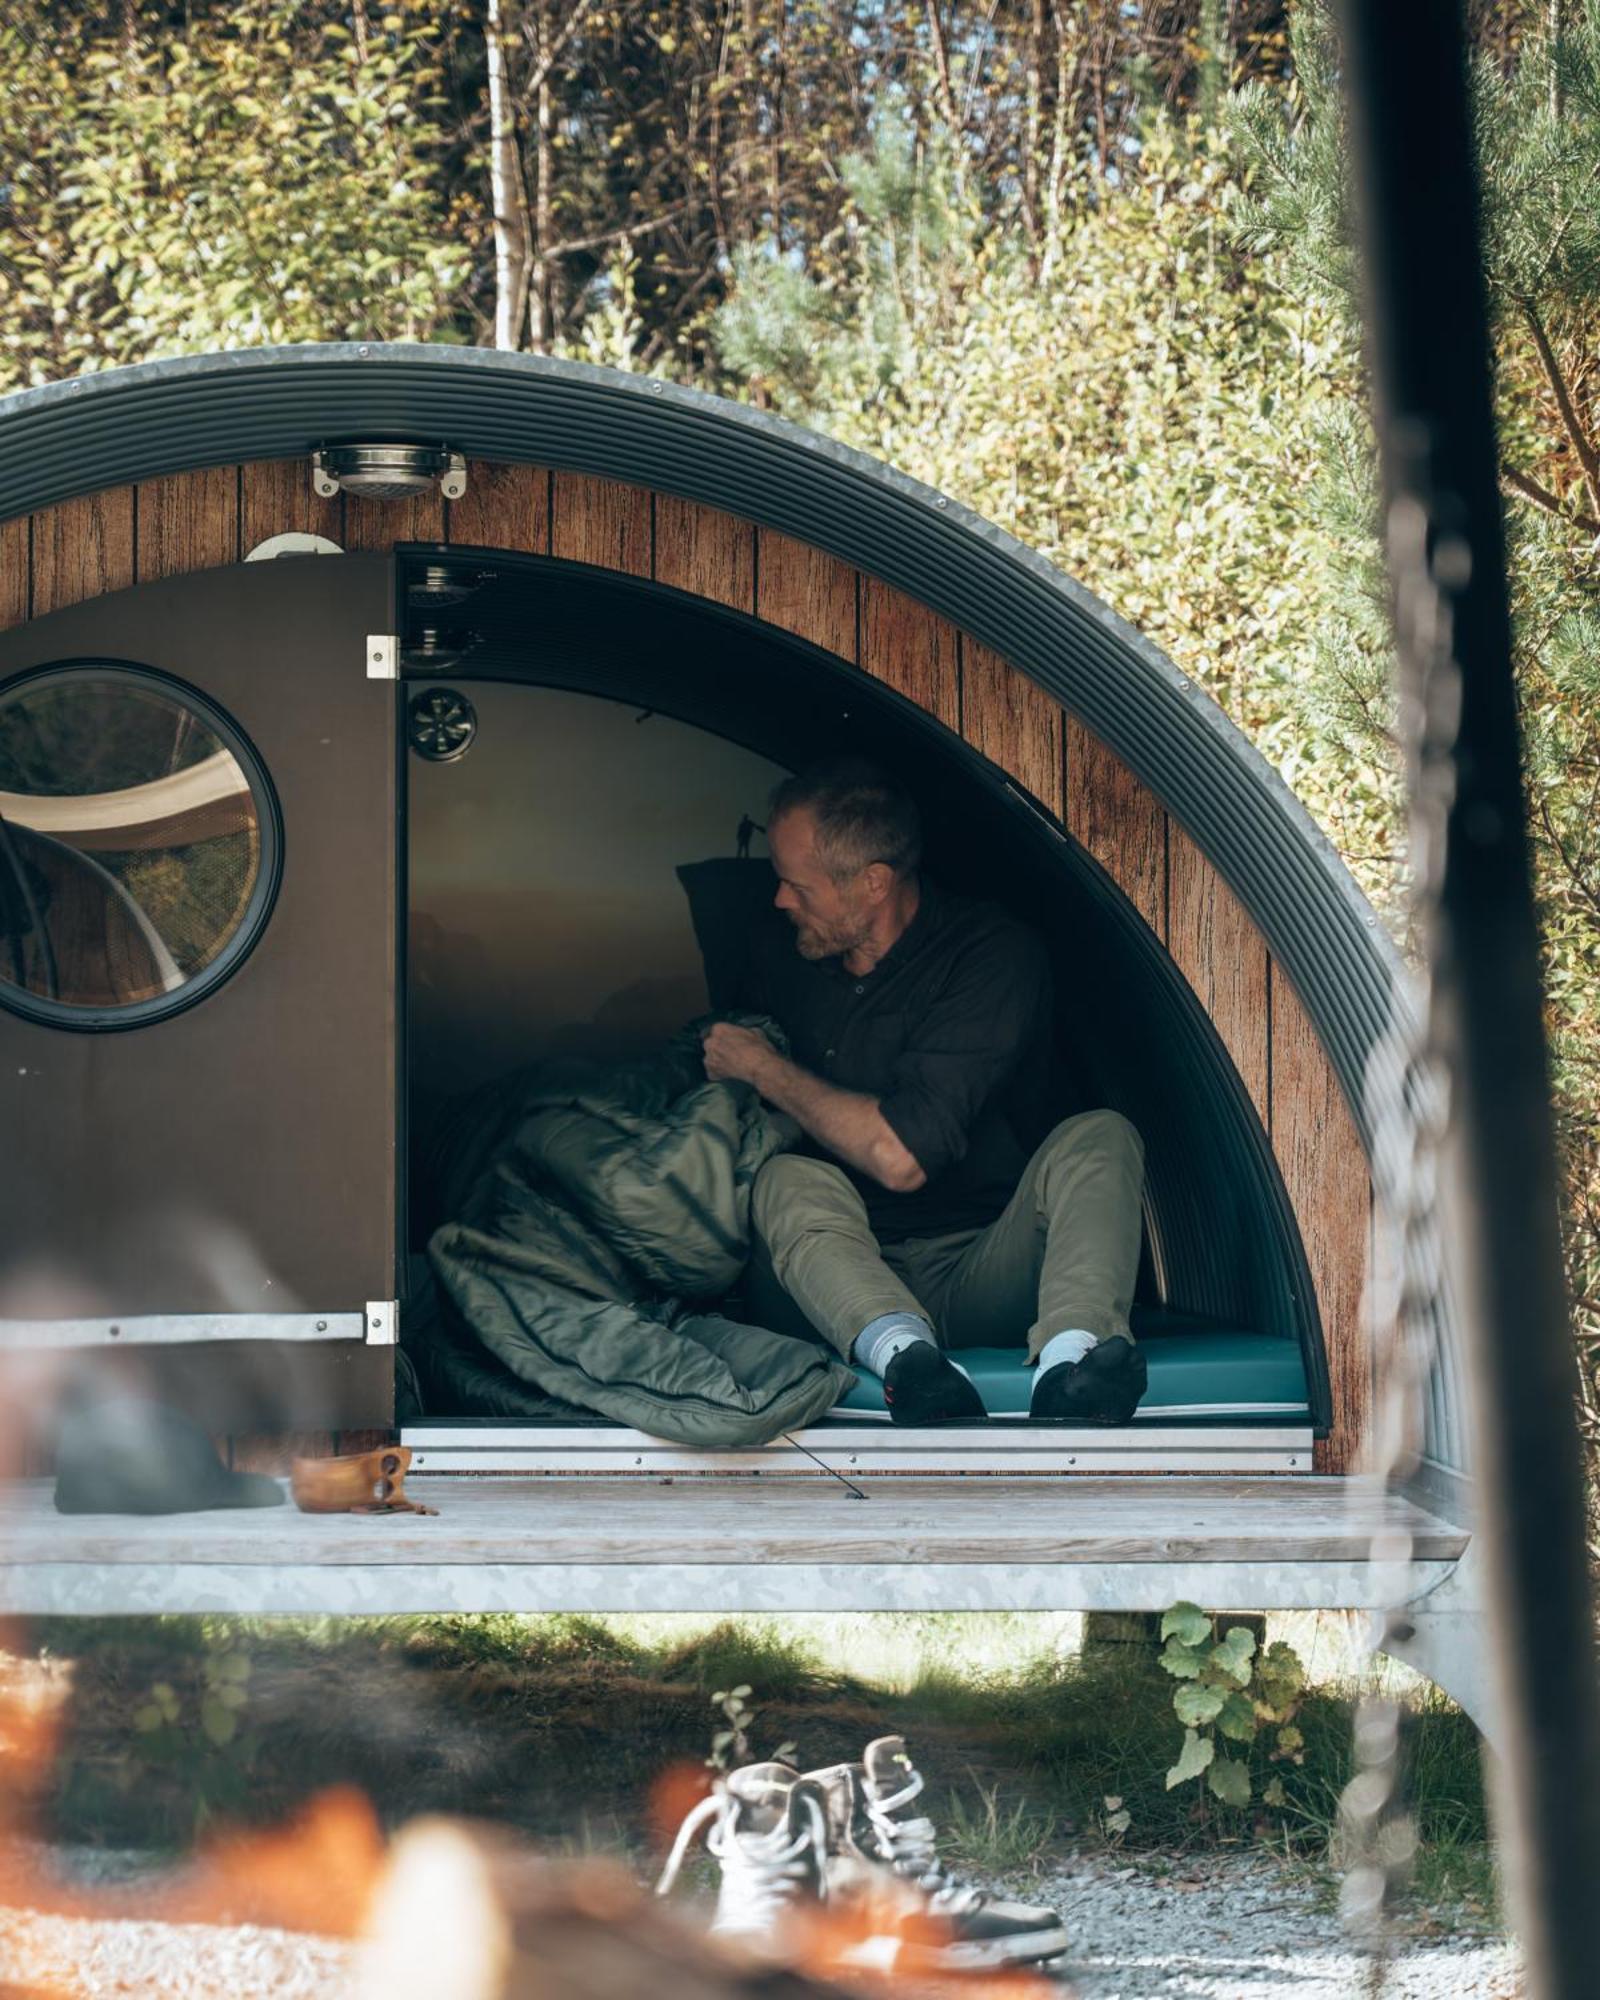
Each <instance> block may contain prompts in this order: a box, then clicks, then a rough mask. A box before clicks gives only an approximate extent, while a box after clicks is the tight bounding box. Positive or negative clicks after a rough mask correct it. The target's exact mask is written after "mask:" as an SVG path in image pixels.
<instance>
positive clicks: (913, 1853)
mask: <svg viewBox="0 0 1600 2000" xmlns="http://www.w3.org/2000/svg"><path fill="white" fill-rule="evenodd" d="M806 1776H807V1779H808V1780H809V1781H810V1782H812V1783H814V1784H815V1785H817V1786H818V1787H819V1788H820V1790H821V1791H822V1793H823V1795H824V1797H825V1800H826V1806H827V1817H828V1859H827V1882H826V1894H827V1896H828V1899H829V1901H830V1903H831V1904H834V1905H836V1906H837V1905H840V1904H849V1903H851V1902H856V1903H861V1904H870V1905H871V1907H872V1909H873V1920H872V1921H871V1923H870V1924H869V1925H868V1931H869V1932H870V1935H865V1936H864V1937H863V1940H862V1942H861V1943H860V1944H859V1945H858V1946H857V1947H856V1948H855V1950H854V1952H853V1953H851V1954H849V1957H850V1959H851V1960H853V1962H855V1963H858V1964H863V1965H864V1964H869V1963H870V1964H871V1965H872V1966H873V1967H875V1968H876V1969H877V1970H880V1971H901V1972H921V1973H940V1972H987V1971H991V1970H995V1969H1000V1968H1004V1967H1007V1966H1015V1965H1039V1964H1042V1963H1044V1961H1045V1960H1047V1959H1051V1958H1058V1957H1059V1956H1060V1955H1061V1953H1062V1952H1064V1951H1065V1950H1066V1948H1067V1933H1066V1927H1065V1925H1064V1924H1063V1923H1062V1921H1061V1918H1060V1917H1059V1915H1058V1914H1057V1913H1056V1912H1055V1911H1054V1910H1046V1909H1037V1908H1034V1907H1032V1906H1031V1905H1029V1904H1026V1903H1011V1902H1005V1901H1001V1900H999V1899H997V1898H994V1897H990V1896H987V1895H985V1894H984V1892H983V1891H982V1890H981V1889H974V1888H971V1887H970V1886H968V1885H967V1884H965V1883H963V1882H960V1881H958V1880H957V1879H956V1878H955V1877H954V1876H953V1875H952V1874H951V1873H950V1872H949V1870H948V1869H947V1868H946V1867H945V1865H944V1863H943V1862H942V1861H941V1860H940V1859H939V1857H938V1853H937V1846H936V1842H937V1836H936V1834H935V1832H934V1826H933V1822H932V1820H930V1819H928V1818H927V1817H926V1816H925V1815H923V1814H917V1815H915V1816H908V1815H907V1814H906V1810H905V1809H906V1807H907V1806H909V1805H910V1804H911V1803H912V1802H913V1801H914V1800H915V1799H916V1798H917V1796H918V1795H919V1793H920V1792H921V1791H922V1786H923V1780H922V1775H921V1773H920V1772H919V1771H918V1770H917V1768H916V1766H915V1765H914V1764H913V1763H912V1762H911V1759H910V1758H909V1757H908V1756H907V1755H906V1747H905V1742H904V1740H903V1739H902V1738H901V1737H898V1736H880V1737H878V1738H877V1740H876V1741H875V1742H872V1743H869V1744H868V1745H867V1747H866V1750H865V1752H864V1753H863V1756H862V1761H861V1762H860V1763H859V1764H835V1765H832V1766H830V1767H829V1768H827V1769H825V1770H821V1771H809V1772H807V1774H806Z"/></svg>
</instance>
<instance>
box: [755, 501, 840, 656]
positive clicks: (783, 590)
mask: <svg viewBox="0 0 1600 2000" xmlns="http://www.w3.org/2000/svg"><path fill="white" fill-rule="evenodd" d="M857 583H858V578H857V575H856V572H855V571H854V570H853V569H852V568H851V567H850V565H849V564H848V563H844V562H840V560H839V558H838V557H837V556H830V555H828V554H826V553H825V552H824V551H823V550H822V549H814V548H812V546H811V545H810V543H809V542H797V541H794V540H792V539H791V538H790V537H789V536H788V535H780V534H779V533H777V531H776V530H775V529H773V528H762V529H760V530H759V531H758V533H757V537H756V615H757V617H760V618H764V619H765V620H766V621H767V623H768V624H769V625H781V626H782V627H783V629H784V631H786V632H793V633H795V634H796V635H797V636H798V637H799V638H802V639H809V640H810V641H811V643H812V644H813V645H814V646H823V647H825V648H826V649H827V650H828V651H829V652H830V653H837V654H838V655H839V657H840V659H842V660H854V659H855V657H856V586H857Z"/></svg>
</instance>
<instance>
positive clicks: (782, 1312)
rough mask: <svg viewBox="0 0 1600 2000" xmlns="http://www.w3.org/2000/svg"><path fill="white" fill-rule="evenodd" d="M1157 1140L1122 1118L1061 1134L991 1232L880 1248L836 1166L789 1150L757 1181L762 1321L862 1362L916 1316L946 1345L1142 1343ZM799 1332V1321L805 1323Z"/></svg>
mask: <svg viewBox="0 0 1600 2000" xmlns="http://www.w3.org/2000/svg"><path fill="white" fill-rule="evenodd" d="M1143 1185H1144V1144H1143V1142H1142V1140H1141V1139H1140V1137H1139V1134H1138V1133H1137V1132H1136V1131H1135V1130H1134V1128H1133V1126H1132V1125H1130V1124H1129V1123H1128V1121H1127V1119H1126V1118H1124V1117H1123V1116H1122V1115H1121V1114H1120V1113H1119V1112H1116V1111H1085V1112H1083V1113H1082V1114H1081V1115H1080V1116H1079V1117H1076V1118H1068V1119H1066V1120H1065V1121H1064V1122H1063V1123H1062V1124H1060V1125H1058V1126H1057V1127H1056V1128H1055V1130H1054V1131H1053V1132H1052V1133H1051V1134H1050V1136H1049V1137H1048V1138H1047V1139H1046V1140H1045V1142H1044V1144H1043V1145H1042V1146H1040V1148H1039V1150H1038V1151H1037V1152H1036V1153H1035V1154H1034V1156H1033V1158H1032V1159H1031V1160H1030V1161H1029V1162H1028V1165H1027V1167H1026V1169H1025V1170H1024V1172H1023V1175H1022V1178H1021V1180H1020V1181H1019V1182H1018V1183H1017V1191H1016V1193H1015V1194H1014V1195H1013V1196H1012V1197H1011V1200H1010V1202H1009V1203H1008V1204H1007V1205H1006V1209H1005V1212H1004V1213H1003V1214H1002V1215H1000V1216H997V1217H996V1219H995V1220H994V1221H993V1222H991V1223H990V1224H988V1226H987V1227H986V1228H982V1229H961V1230H957V1231H955V1232H954V1233H953V1234H951V1235H947V1236H925V1237H913V1238H912V1239H910V1240H909V1241H907V1242H904V1243H889V1244H880V1243H879V1242H878V1240H877V1238H876V1237H875V1236H874V1235H873V1233H872V1230H871V1227H870V1226H869V1224H868V1221H867V1211H866V1205H865V1203H864V1202H863V1201H862V1199H861V1196H860V1194H859V1193H858V1192H857V1191H856V1189H855V1188H854V1187H853V1186H852V1185H851V1183H850V1181H849V1179H848V1178H847V1177H846V1175H845V1174H844V1173H843V1171H842V1170H841V1169H840V1168H838V1167H836V1166H834V1165H833V1164H832V1163H831V1162H830V1161H827V1160H811V1159H805V1158H803V1157H801V1156H800V1155H798V1154H794V1153H780V1154H779V1155H778V1157H777V1158H776V1159H773V1160H769V1161H768V1162H767V1164H766V1165H765V1166H764V1167H763V1168H762V1169H761V1171H760V1173H759V1174H758V1175H757V1176H756V1182H755V1188H754V1190H753V1193H752V1198H751V1221H752V1223H753V1225H754V1229H753V1235H754V1242H753V1245H752V1250H751V1259H750V1269H749V1275H748V1304H749V1310H750V1316H751V1318H752V1319H754V1320H755V1321H756V1322H757V1323H758V1324H759V1325H762V1326H767V1327H771V1328H773V1329H774V1331H776V1332H780V1333H795V1332H799V1333H808V1332H810V1331H812V1330H813V1329H814V1330H815V1331H816V1332H817V1333H819V1334H821V1335H822V1337H823V1338H824V1339H825V1340H827V1341H828V1342H829V1343H830V1344H831V1345H832V1346H834V1347H836V1348H838V1350H839V1352H840V1353H841V1354H842V1355H843V1356H844V1357H845V1359H846V1360H847V1361H848V1360H849V1358H850V1349H851V1346H852V1344H853V1343H854V1341H855V1337H856V1335H857V1334H858V1333H859V1332H860V1331H861V1329H862V1328H863V1327H864V1326H867V1325H868V1324H870V1322H871V1321H873V1320H875V1319H877V1318H878V1317H879V1316H880V1315H881V1314H883V1313H892V1312H906V1313H915V1314H916V1315H917V1317H918V1318H919V1319H924V1320H926V1321H927V1322H928V1324H929V1325H930V1326H931V1327H932V1328H933V1333H934V1338H935V1339H936V1340H938V1341H939V1342H940V1344H941V1345H942V1346H945V1347H1010V1346H1013V1345H1015V1346H1018V1347H1021V1346H1022V1345H1023V1344H1024V1342H1025V1343H1026V1345H1027V1350H1028V1359H1029V1360H1030V1361H1034V1360H1037V1358H1038V1354H1039V1349H1040V1348H1041V1347H1043V1345H1044V1343H1045V1342H1046V1341H1047V1340H1049V1339H1050V1338H1051V1336H1052V1335H1053V1334H1057V1333H1063V1332H1065V1331H1066V1329H1067V1328H1068V1327H1082V1328H1083V1330H1084V1331H1085V1332H1086V1333H1092V1334H1094V1335H1096V1337H1097V1338H1099V1339H1101V1340H1105V1339H1109V1338H1113V1337H1116V1338H1120V1339H1123V1340H1132V1338H1133V1334H1132V1332H1131V1331H1130V1329H1129V1326H1128V1310H1129V1307H1130V1306H1131V1305H1132V1303H1133V1287H1134V1283H1135V1281H1136V1279H1137V1277H1138V1272H1139V1234H1140V1223H1141V1214H1142V1210H1141V1194H1142V1191H1143ZM797 1322H798V1323H797Z"/></svg>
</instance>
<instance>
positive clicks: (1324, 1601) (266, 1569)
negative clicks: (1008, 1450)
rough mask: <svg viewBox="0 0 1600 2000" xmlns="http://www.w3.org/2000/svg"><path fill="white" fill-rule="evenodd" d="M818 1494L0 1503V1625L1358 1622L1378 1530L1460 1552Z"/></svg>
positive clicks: (1065, 1488) (1167, 1499)
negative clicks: (1090, 1613)
mask: <svg viewBox="0 0 1600 2000" xmlns="http://www.w3.org/2000/svg"><path fill="white" fill-rule="evenodd" d="M863 1490H864V1491H865V1492H866V1494H867V1496H868V1497H867V1498H866V1499H864V1500H863V1499H856V1498H854V1497H853V1496H852V1495H851V1493H850V1492H848V1491H847V1490H846V1488H845V1487H844V1486H843V1485H842V1484H841V1483H839V1482H838V1481H836V1480H832V1479H826V1478H822V1477H818V1478H814V1479H784V1480H774V1479H771V1478H763V1477H759V1476H756V1477H729V1478H726V1479H717V1480H679V1481H676V1482H674V1481H663V1480H655V1479H626V1478H619V1479H604V1480H602V1479H579V1478H572V1479H497V1478H476V1479H474V1478H456V1479H452V1478H437V1479H419V1480H414V1481H411V1482H408V1491H411V1492H412V1493H413V1496H414V1497H415V1498H418V1499H421V1500H425V1501H426V1502H427V1503H428V1504H429V1505H431V1506H436V1507H437V1508H438V1509H439V1512H438V1514H437V1515H434V1516H420V1515H413V1514H404V1515H383V1516H360V1515H331V1516H312V1515H305V1514H301V1513H298V1512H297V1511H295V1510H294V1509H293V1507H292V1506H285V1507H284V1508H283V1509H282V1510H281V1511H277V1510H265V1509H252V1510H248V1511H243V1512H216V1513H205V1514H188V1515H176V1516H164V1517H160V1518H155V1519H150V1518H128V1517H120V1516H106V1515H78V1516H64V1515H59V1514H57V1513H56V1512H55V1509H54V1507H53V1505H52V1502H51V1491H50V1486H49V1484H48V1483H47V1482H45V1481H24V1482H20V1483H18V1484H16V1485H13V1486H10V1487H7V1488H5V1489H4V1491H3V1494H0V1611H14V1612H24V1613H36V1614H45V1613H57V1612H59V1613H72V1614H78V1615H92V1614H105V1615H118V1614H127V1613H133V1612H179V1611H188V1612H198V1611H236V1612H259V1613H313V1612H318V1613H325V1612H333V1613H350V1614H363V1613H386V1612H420V1611H489V1610H510V1611H554V1610H567V1611H604V1610H618V1611H621V1610H641V1611H642V1610H688V1611H703V1610H708V1609H719V1610H728V1611H760V1610H986V1609H987V1610H1029V1609H1036V1610H1074V1609H1129V1610H1132V1609H1159V1608H1161V1607H1163V1606H1165V1605H1167V1604H1171V1603H1173V1602H1174V1601H1175V1600H1177V1599H1179V1598H1191V1599H1194V1600H1196V1601H1198V1602H1203V1603H1206V1604H1209V1605H1214V1606H1216V1607H1218V1608H1233V1609H1240V1610H1243V1609H1261V1610H1265V1609H1276V1608H1294V1607H1301V1606H1304V1607H1314V1606H1343V1607H1346V1608H1359V1607H1363V1606H1367V1605H1371V1604H1376V1603H1378V1602H1380V1601H1381V1599H1382V1596H1383V1594H1384V1590H1385V1588H1386V1587H1387V1586H1388V1585H1389V1581H1390V1580H1389V1579H1387V1578H1386V1577H1384V1576H1383V1575H1382V1574H1381V1573H1380V1572H1379V1570H1378V1569H1377V1568H1376V1567H1375V1566H1374V1565H1373V1564H1372V1562H1371V1561H1370V1551H1371V1545H1372V1537H1373V1534H1374V1532H1375V1530H1376V1529H1377V1528H1378V1526H1379V1525H1380V1523H1381V1525H1382V1526H1383V1527H1384V1528H1385V1529H1387V1530H1393V1529H1404V1530H1405V1531H1406V1532H1407V1533H1408V1534H1409V1535H1410V1537H1411V1539H1412V1548H1413V1567H1412V1570H1411V1573H1410V1577H1409V1590H1410V1593H1411V1594H1415V1593H1419V1592H1421V1591H1424V1590H1427V1589H1429V1588H1431V1587H1432V1586H1433V1585H1435V1584H1437V1583H1438V1582H1440V1581H1442V1580H1443V1579H1444V1578H1445V1577H1446V1576H1447V1575H1448V1574H1449V1572H1450V1569H1451V1567H1452V1565H1453V1564H1454V1562H1455V1561H1456V1560H1457V1558H1458V1557H1459V1556H1460V1555H1461V1554H1462V1552H1463V1551H1464V1549H1465V1547H1466V1545H1467V1540H1468V1536H1467V1534H1466V1532H1465V1530H1463V1529H1460V1528H1457V1527H1454V1526H1452V1525H1450V1524H1449V1523H1448V1522H1446V1521H1444V1520H1442V1519H1440V1518H1439V1517H1438V1516H1436V1515H1433V1514H1430V1513H1427V1512H1425V1511H1424V1510H1423V1509H1421V1508H1420V1507H1417V1506H1415V1505H1414V1504H1412V1503H1411V1502H1410V1501H1407V1500H1403V1499H1399V1498H1395V1497H1391V1498H1389V1499H1388V1500H1386V1501H1385V1502H1383V1503H1382V1505H1381V1507H1380V1506H1379V1504H1378V1503H1377V1501H1376V1500H1375V1499H1374V1497H1373V1496H1371V1495H1370V1494H1369V1493H1367V1492H1366V1491H1365V1489H1363V1488H1361V1487H1359V1486H1358V1485H1357V1484H1356V1483H1355V1482H1352V1481H1348V1480H1341V1479H1332V1478H1322V1477H1306V1478H1292V1477H1291V1478H1286V1477H1277V1478H1261V1479H1248V1478H1206V1477H1178V1476H1166V1477H1161V1478H1136V1477H1130V1478H1076V1479H1062V1480H1053V1479H1038V1478H1035V1479H1026V1480H1009V1479H1003V1478H988V1479H977V1478H973V1479H961V1480H952V1479H942V1480H941V1479H907V1478H886V1479H869V1480H866V1481H864V1482H863Z"/></svg>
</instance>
